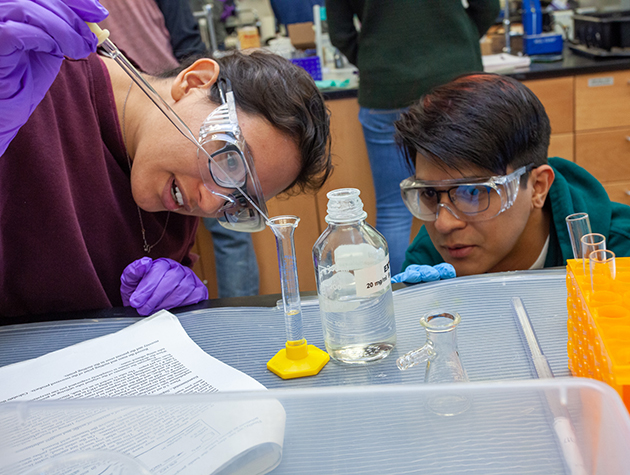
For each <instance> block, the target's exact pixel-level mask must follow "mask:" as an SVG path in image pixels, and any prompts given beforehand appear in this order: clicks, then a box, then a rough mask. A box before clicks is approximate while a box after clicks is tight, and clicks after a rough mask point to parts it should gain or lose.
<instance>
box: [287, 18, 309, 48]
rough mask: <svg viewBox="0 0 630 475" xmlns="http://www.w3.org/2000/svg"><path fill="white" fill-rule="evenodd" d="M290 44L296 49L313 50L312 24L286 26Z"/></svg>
mask: <svg viewBox="0 0 630 475" xmlns="http://www.w3.org/2000/svg"><path fill="white" fill-rule="evenodd" d="M287 30H288V33H289V38H290V39H291V44H292V45H293V46H294V47H295V48H297V49H310V48H315V30H314V29H313V22H312V21H307V22H304V23H292V24H290V25H288V26H287Z"/></svg>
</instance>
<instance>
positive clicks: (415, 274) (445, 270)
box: [392, 262, 455, 284]
mask: <svg viewBox="0 0 630 475" xmlns="http://www.w3.org/2000/svg"><path fill="white" fill-rule="evenodd" d="M453 277H455V268H454V267H453V266H452V265H450V264H448V263H446V262H443V263H441V264H438V265H436V266H422V265H418V264H411V265H410V266H408V267H407V268H406V269H405V270H404V271H403V272H401V273H400V274H396V275H395V276H393V277H392V284H397V283H398V282H406V283H408V284H418V283H420V282H433V281H436V280H440V279H452V278H453Z"/></svg>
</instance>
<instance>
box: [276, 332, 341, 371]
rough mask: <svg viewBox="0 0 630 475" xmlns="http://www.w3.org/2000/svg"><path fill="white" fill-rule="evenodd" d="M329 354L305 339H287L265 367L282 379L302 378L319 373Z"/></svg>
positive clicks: (328, 358)
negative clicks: (284, 345) (309, 343)
mask: <svg viewBox="0 0 630 475" xmlns="http://www.w3.org/2000/svg"><path fill="white" fill-rule="evenodd" d="M329 360H330V356H329V355H328V353H326V352H325V351H322V350H320V349H319V348H317V347H316V346H315V345H307V344H306V340H304V339H302V340H298V341H287V344H286V347H285V348H283V349H281V350H280V351H278V353H276V355H275V356H274V357H273V358H271V359H270V360H269V362H268V363H267V369H268V370H269V371H271V372H272V373H274V374H277V375H278V376H280V377H281V378H282V379H293V378H302V377H304V376H313V375H315V374H317V373H319V372H320V371H321V370H322V368H323V367H324V366H326V363H328V361H329Z"/></svg>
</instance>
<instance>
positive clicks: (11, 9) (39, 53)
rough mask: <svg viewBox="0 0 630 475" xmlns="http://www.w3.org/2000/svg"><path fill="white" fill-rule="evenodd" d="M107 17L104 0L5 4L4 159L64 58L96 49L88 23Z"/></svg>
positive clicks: (0, 137)
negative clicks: (100, 0) (100, 1)
mask: <svg viewBox="0 0 630 475" xmlns="http://www.w3.org/2000/svg"><path fill="white" fill-rule="evenodd" d="M107 15H108V12H107V10H105V8H103V7H102V6H101V4H100V3H99V2H98V0H2V1H1V2H0V110H2V114H0V155H2V154H3V153H4V151H5V150H6V149H7V147H8V145H9V143H10V142H11V140H13V138H14V137H15V135H16V134H17V132H18V130H19V129H20V127H22V126H23V125H24V124H25V123H26V121H27V120H28V118H29V117H30V116H31V113H32V112H33V110H34V109H35V107H36V106H37V104H39V103H40V102H41V100H42V99H43V98H44V96H45V95H46V91H48V89H49V88H50V85H51V84H52V83H53V81H54V80H55V77H57V73H59V68H60V67H61V62H62V61H63V57H64V56H68V57H70V58H74V59H79V58H85V57H86V56H88V55H89V54H90V53H92V52H94V51H96V46H97V39H96V36H95V35H94V33H92V32H91V31H90V29H89V27H88V26H87V24H86V23H85V22H86V21H89V22H93V23H97V22H99V21H101V20H103V19H104V18H105V17H107Z"/></svg>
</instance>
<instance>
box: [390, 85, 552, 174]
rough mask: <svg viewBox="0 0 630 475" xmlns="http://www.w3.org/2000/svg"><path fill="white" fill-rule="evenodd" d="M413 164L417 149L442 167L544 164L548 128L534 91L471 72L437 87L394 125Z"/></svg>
mask: <svg viewBox="0 0 630 475" xmlns="http://www.w3.org/2000/svg"><path fill="white" fill-rule="evenodd" d="M395 127H396V141H397V143H398V145H399V146H400V147H401V148H402V150H403V153H404V154H405V156H406V158H407V161H408V163H409V164H410V166H411V169H415V158H416V154H417V153H420V154H422V155H423V156H425V157H426V158H427V159H428V160H431V161H433V162H434V163H436V164H438V165H440V166H446V167H449V168H453V169H456V170H458V169H462V168H466V167H470V166H475V167H478V168H482V169H485V170H489V171H490V172H492V173H493V174H505V173H506V172H507V168H508V166H512V167H513V169H517V168H519V167H522V166H524V165H529V164H534V166H540V165H544V164H546V163H547V151H548V148H549V137H550V135H551V127H550V125H549V117H547V113H546V112H545V108H544V107H543V105H542V103H541V102H540V100H539V99H538V98H537V97H536V95H535V94H534V93H533V92H532V91H531V90H530V89H528V88H527V87H526V86H525V85H523V84H522V83H521V82H519V81H517V80H515V79H513V78H510V77H507V76H500V75H497V74H490V73H474V74H466V75H463V76H460V77H458V78H456V79H454V80H453V81H451V82H449V83H447V84H445V85H442V86H438V87H436V88H435V89H433V91H431V92H430V93H429V94H426V95H425V96H423V97H422V98H421V99H420V100H419V101H418V102H417V103H415V104H414V105H412V106H411V107H410V108H409V110H408V111H407V112H405V113H404V114H403V115H402V116H401V118H400V120H398V121H397V122H396V124H395Z"/></svg>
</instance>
